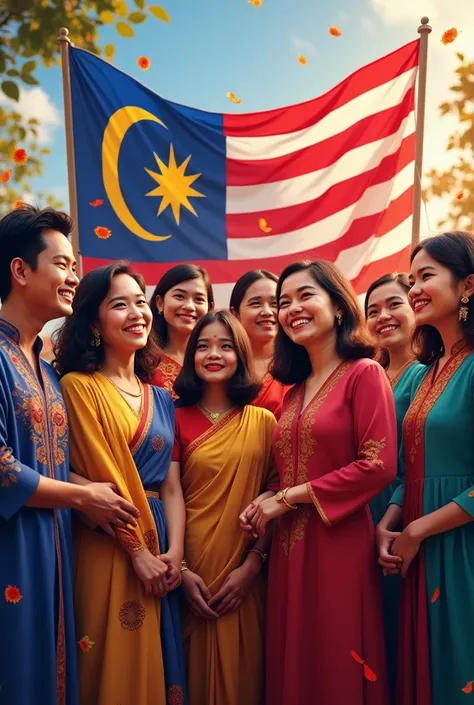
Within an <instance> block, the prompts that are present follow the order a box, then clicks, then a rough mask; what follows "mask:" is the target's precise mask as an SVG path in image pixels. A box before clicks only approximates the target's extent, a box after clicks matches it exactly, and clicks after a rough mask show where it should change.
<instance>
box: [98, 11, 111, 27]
mask: <svg viewBox="0 0 474 705" xmlns="http://www.w3.org/2000/svg"><path fill="white" fill-rule="evenodd" d="M99 20H100V21H101V22H102V24H113V22H114V20H115V17H114V13H113V12H112V10H102V12H101V13H99Z"/></svg>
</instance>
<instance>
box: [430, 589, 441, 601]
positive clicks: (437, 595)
mask: <svg viewBox="0 0 474 705" xmlns="http://www.w3.org/2000/svg"><path fill="white" fill-rule="evenodd" d="M440 593H441V591H440V589H439V587H437V588H436V590H435V591H434V593H433V595H432V596H431V604H434V603H435V602H436V600H437V599H438V597H439V596H440Z"/></svg>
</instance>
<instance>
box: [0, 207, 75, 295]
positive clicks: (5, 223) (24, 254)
mask: <svg viewBox="0 0 474 705" xmlns="http://www.w3.org/2000/svg"><path fill="white" fill-rule="evenodd" d="M73 228H74V225H73V221H72V218H71V216H69V215H67V213H63V212H62V211H57V210H54V208H43V209H40V208H38V206H32V205H29V204H27V203H25V204H23V205H22V207H21V208H17V209H15V210H13V211H11V212H10V213H7V215H5V216H4V217H3V218H2V219H1V220H0V299H1V300H2V302H3V303H5V301H6V300H7V298H8V296H9V295H10V293H11V288H12V278H11V271H10V266H11V263H12V261H13V260H14V259H15V258H16V257H19V258H20V259H22V260H23V261H24V262H26V263H27V264H28V265H29V266H30V267H31V269H32V270H33V271H34V270H35V269H36V267H37V266H38V255H39V254H40V252H42V251H43V250H45V249H46V242H45V240H44V238H43V233H44V232H45V230H57V231H58V232H60V233H62V234H63V235H64V236H65V237H67V236H68V235H69V234H70V233H71V232H72V230H73Z"/></svg>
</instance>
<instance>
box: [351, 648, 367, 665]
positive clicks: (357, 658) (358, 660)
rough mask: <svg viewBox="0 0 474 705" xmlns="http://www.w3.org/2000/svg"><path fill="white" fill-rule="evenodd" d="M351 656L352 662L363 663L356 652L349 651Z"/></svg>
mask: <svg viewBox="0 0 474 705" xmlns="http://www.w3.org/2000/svg"><path fill="white" fill-rule="evenodd" d="M351 656H352V658H353V659H354V661H357V663H360V664H363V663H364V659H362V658H361V657H360V656H359V654H358V653H357V651H351Z"/></svg>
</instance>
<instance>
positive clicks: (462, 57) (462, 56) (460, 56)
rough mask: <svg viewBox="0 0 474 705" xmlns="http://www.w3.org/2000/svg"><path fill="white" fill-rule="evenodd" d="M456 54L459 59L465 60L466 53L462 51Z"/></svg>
mask: <svg viewBox="0 0 474 705" xmlns="http://www.w3.org/2000/svg"><path fill="white" fill-rule="evenodd" d="M456 56H457V57H458V59H459V61H464V54H461V52H460V51H457V52H456Z"/></svg>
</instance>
